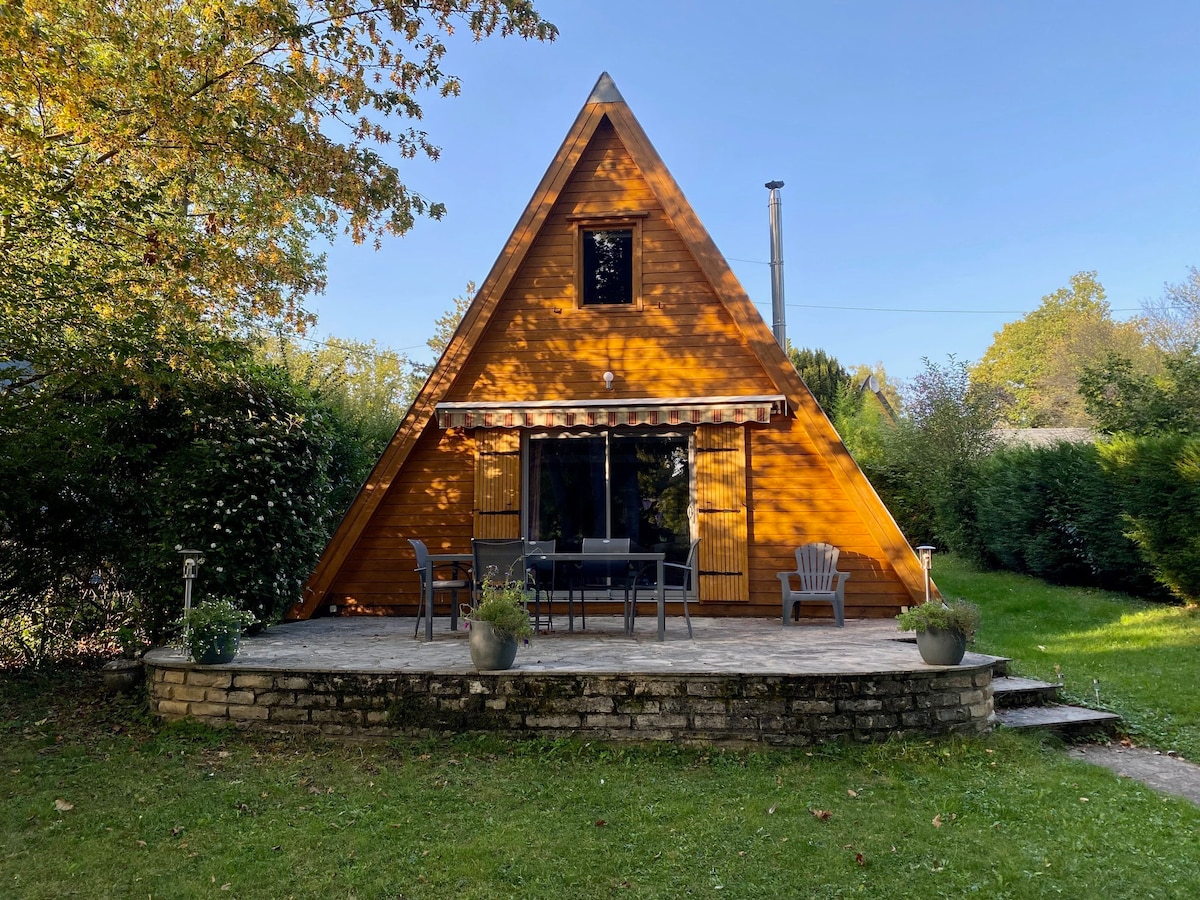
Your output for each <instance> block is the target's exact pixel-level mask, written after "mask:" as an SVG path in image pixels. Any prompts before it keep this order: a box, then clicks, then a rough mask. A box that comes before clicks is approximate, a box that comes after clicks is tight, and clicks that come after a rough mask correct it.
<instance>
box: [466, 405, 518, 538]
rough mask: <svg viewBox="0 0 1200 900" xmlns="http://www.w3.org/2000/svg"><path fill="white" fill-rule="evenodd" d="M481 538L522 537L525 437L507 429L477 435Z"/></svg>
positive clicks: (483, 430) (477, 524)
mask: <svg viewBox="0 0 1200 900" xmlns="http://www.w3.org/2000/svg"><path fill="white" fill-rule="evenodd" d="M473 531H474V536H475V537H477V538H519V537H520V536H521V435H520V432H517V431H513V430H509V429H503V428H479V429H476V431H475V525H474V529H473Z"/></svg>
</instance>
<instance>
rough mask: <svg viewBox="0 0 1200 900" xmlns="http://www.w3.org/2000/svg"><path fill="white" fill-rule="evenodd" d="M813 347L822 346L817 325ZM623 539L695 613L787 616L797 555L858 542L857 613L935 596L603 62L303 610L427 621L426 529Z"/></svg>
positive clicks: (850, 606)
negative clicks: (680, 579) (423, 596)
mask: <svg viewBox="0 0 1200 900" xmlns="http://www.w3.org/2000/svg"><path fill="white" fill-rule="evenodd" d="M806 343H810V344H816V345H819V344H820V336H819V335H816V336H809V337H807V338H806ZM521 536H525V537H527V538H529V539H530V540H539V539H550V538H553V539H556V540H557V541H558V549H559V550H570V549H578V541H579V540H580V538H581V537H583V536H588V537H605V536H612V537H629V538H630V539H631V540H632V542H633V544H634V546H640V547H642V548H644V549H647V550H665V552H666V553H667V554H668V560H669V561H670V560H672V559H674V560H676V561H682V558H683V557H684V556H685V555H686V553H687V550H688V547H689V544H690V542H691V540H692V539H694V538H700V539H701V542H700V548H699V551H700V552H699V572H700V578H699V606H698V607H697V608H696V609H695V610H694V611H693V614H700V615H760V616H766V615H775V616H778V615H779V613H780V584H779V581H778V580H777V578H776V573H778V572H782V571H785V570H789V569H794V568H795V559H794V551H795V549H796V547H798V546H799V545H801V544H805V543H808V542H810V541H825V542H828V543H831V544H834V545H836V546H837V547H839V548H840V549H841V561H840V563H839V568H841V569H845V570H849V571H850V572H851V573H852V577H851V578H850V580H849V582H848V583H847V586H846V615H847V616H852V617H853V616H862V617H870V616H875V617H878V616H892V615H895V614H896V612H897V611H898V610H899V608H900V607H901V606H904V605H909V604H911V603H914V602H917V601H918V600H919V599H921V598H923V596H924V580H923V579H924V575H923V572H922V570H921V567H920V563H919V561H918V560H917V558H916V556H915V554H914V553H913V551H912V549H911V548H910V547H909V545H908V543H907V541H906V540H905V539H904V536H903V535H902V534H901V533H900V530H899V528H898V527H897V526H896V523H895V521H894V520H893V519H892V517H891V515H890V514H889V513H888V511H887V509H886V508H885V507H884V505H883V503H882V502H881V501H880V499H879V497H878V496H877V495H876V493H875V491H874V490H873V489H872V487H871V485H870V484H869V483H868V481H867V479H866V478H865V477H864V476H863V474H862V472H861V471H860V470H859V468H858V466H857V465H856V464H855V462H854V460H853V459H852V458H851V456H850V454H849V453H848V452H847V451H846V448H845V447H844V446H843V445H842V442H841V440H840V439H839V437H838V435H837V433H836V431H835V430H834V429H833V426H832V425H831V424H830V423H829V420H828V419H827V418H826V417H825V415H824V414H823V413H822V412H821V409H820V407H819V406H818V405H817V403H816V402H815V401H814V400H813V398H812V395H811V394H810V393H809V391H808V389H807V388H806V387H805V385H804V382H803V381H802V380H801V378H800V377H799V375H797V373H796V370H795V368H794V367H793V366H792V365H791V363H790V362H789V361H788V359H787V357H786V356H785V354H784V353H783V351H782V350H781V349H780V347H779V345H778V344H777V343H776V342H775V340H774V338H773V335H772V332H771V329H770V328H769V327H768V326H767V324H766V323H765V322H764V321H763V319H762V317H761V316H760V315H759V313H758V311H757V309H756V308H755V307H754V305H753V304H752V303H751V302H750V299H749V297H747V295H746V293H745V291H743V289H742V287H741V285H740V284H739V283H738V281H737V279H736V278H735V277H734V275H733V273H732V271H731V270H730V269H729V266H728V264H727V263H726V262H725V259H724V258H723V257H722V256H721V254H720V252H719V251H718V250H717V248H716V246H715V245H714V244H713V242H712V239H711V238H710V237H709V236H708V233H707V232H706V231H705V229H704V227H703V226H702V225H701V224H700V220H699V219H698V218H697V216H696V214H695V213H694V212H693V211H692V208H691V206H689V205H688V202H687V200H686V199H685V198H684V196H683V193H682V192H681V191H680V189H679V187H678V185H676V183H675V181H674V179H673V178H672V177H671V174H670V173H669V172H668V171H667V168H666V166H665V165H664V164H663V162H662V160H661V159H660V158H659V156H658V153H657V152H656V151H655V149H654V147H653V146H652V145H651V144H650V141H649V139H648V138H647V137H646V135H645V133H644V132H643V131H642V127H641V125H639V124H638V121H637V119H635V118H634V116H633V113H632V112H630V110H629V107H628V106H627V105H626V104H625V101H624V99H623V98H622V97H621V95H620V93H618V91H617V89H616V86H615V85H614V84H613V82H612V80H611V79H610V78H609V77H608V75H607V74H605V75H602V76H601V78H600V80H599V81H598V82H597V84H596V87H595V89H594V90H593V92H592V94H591V96H590V97H589V98H588V100H587V103H585V104H584V106H583V109H582V110H581V111H580V113H579V116H578V118H576V120H575V123H574V124H573V125H572V126H571V130H570V132H569V133H568V134H567V137H566V140H564V141H563V144H562V147H561V148H560V149H559V151H558V153H557V155H556V156H555V157H554V161H553V162H552V163H551V164H550V168H549V169H548V170H547V172H546V174H545V176H544V177H543V178H542V181H541V184H539V185H538V187H537V190H536V191H535V192H534V195H533V199H532V200H531V201H530V202H529V205H528V207H527V208H526V209H525V212H524V214H523V215H522V216H521V218H520V221H518V222H517V225H516V228H514V229H513V232H512V236H511V237H510V238H509V239H508V243H507V244H506V245H505V246H504V248H503V250H502V252H501V253H500V256H499V258H498V259H497V260H496V263H495V265H494V266H493V267H492V270H491V272H490V273H489V274H488V276H487V279H486V280H485V281H484V282H483V284H482V285H481V286H480V288H479V291H478V293H477V294H476V296H475V299H474V302H473V303H472V304H471V306H470V308H469V309H468V310H467V312H466V315H465V316H464V317H463V320H462V323H461V324H460V325H459V328H458V330H457V331H456V332H455V335H454V337H453V339H452V340H451V342H450V344H449V346H448V347H447V348H446V351H445V353H444V354H443V355H442V358H441V360H440V361H439V362H438V364H437V366H436V368H435V369H434V370H433V373H432V374H431V375H430V377H429V380H428V381H427V382H426V383H425V386H424V387H423V388H422V390H421V392H420V394H419V395H418V396H417V398H416V400H415V402H414V403H413V405H412V408H411V409H410V410H409V411H408V414H407V416H406V417H405V419H404V421H403V422H402V423H401V425H400V428H399V429H398V430H397V432H396V435H395V437H393V438H392V441H391V443H390V444H389V446H388V447H387V449H386V450H385V451H384V453H383V456H382V458H381V459H380V460H379V463H378V464H377V465H376V466H375V469H374V471H373V472H372V473H371V475H370V477H369V478H368V479H367V482H366V484H365V485H364V486H363V488H362V490H361V492H360V493H359V495H358V497H357V499H356V500H355V501H354V504H353V505H352V506H351V508H350V510H349V512H348V513H347V514H346V517H345V519H344V520H343V521H342V523H341V525H340V526H339V527H338V529H337V532H336V533H335V534H334V535H333V538H332V540H331V541H330V543H329V546H328V547H327V548H326V549H325V552H324V554H323V555H322V557H321V559H320V562H319V563H318V565H317V568H316V570H315V571H314V572H313V574H312V576H311V578H310V579H309V581H308V584H307V585H306V587H305V594H304V597H303V599H302V600H301V602H299V603H297V604H296V606H295V607H294V608H293V609H292V610H291V613H290V616H289V617H290V618H308V617H310V616H313V615H323V614H326V613H327V612H330V611H332V610H334V609H336V610H337V612H338V613H339V614H355V613H370V614H381V613H383V614H386V613H392V612H394V613H398V614H413V613H414V612H415V611H416V609H417V604H418V600H419V594H420V591H419V586H418V584H419V582H418V578H417V575H416V574H415V573H414V567H415V561H414V557H413V553H412V550H411V548H410V546H409V543H408V540H407V539H409V538H418V539H421V540H423V541H425V542H426V544H428V545H429V547H430V549H431V551H433V552H469V551H470V546H471V539H472V537H513V538H516V537H521Z"/></svg>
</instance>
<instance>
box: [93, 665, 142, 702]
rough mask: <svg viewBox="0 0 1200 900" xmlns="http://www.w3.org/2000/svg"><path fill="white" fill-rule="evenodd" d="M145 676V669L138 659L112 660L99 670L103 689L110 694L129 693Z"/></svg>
mask: <svg viewBox="0 0 1200 900" xmlns="http://www.w3.org/2000/svg"><path fill="white" fill-rule="evenodd" d="M145 674H146V668H145V666H143V665H142V661H141V660H140V659H114V660H110V661H109V662H106V663H105V664H104V665H103V667H101V669H100V677H101V678H102V679H104V687H105V688H106V689H107V690H108V691H109V693H112V694H128V693H130V692H131V691H132V690H133V689H134V688H136V687H137V686H138V685H139V684H141V683H142V678H143V677H144V676H145Z"/></svg>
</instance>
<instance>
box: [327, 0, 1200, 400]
mask: <svg viewBox="0 0 1200 900" xmlns="http://www.w3.org/2000/svg"><path fill="white" fill-rule="evenodd" d="M537 5H538V8H539V9H540V10H541V12H542V13H543V15H544V16H546V17H547V18H548V19H550V20H551V21H553V22H554V23H555V24H556V25H558V26H559V28H560V30H561V35H560V37H559V39H558V40H557V41H556V42H554V43H553V44H538V43H536V42H530V43H526V42H524V41H519V40H512V39H506V40H503V41H500V40H498V39H489V40H487V41H484V42H482V43H479V44H472V43H470V42H469V41H465V40H464V41H455V42H454V44H453V45H452V47H451V52H450V54H448V56H447V59H446V63H445V66H444V68H445V69H446V71H449V72H453V73H455V74H457V75H459V76H461V78H462V80H463V91H462V95H461V96H460V97H458V98H455V99H450V100H441V99H439V98H437V97H436V96H432V95H431V96H429V97H427V98H426V102H425V111H426V116H425V119H424V121H423V122H422V123H421V124H422V127H423V128H425V130H426V131H428V133H429V135H430V137H431V139H432V140H433V141H434V143H436V144H438V145H440V146H441V147H442V155H441V159H440V160H439V161H437V162H436V163H431V162H426V161H413V162H411V163H402V164H401V171H402V173H403V177H404V178H405V180H406V183H407V184H408V185H409V187H410V188H412V189H414V190H416V191H418V192H419V193H421V194H422V195H424V196H426V197H428V198H431V199H434V200H440V201H443V202H445V203H446V204H447V205H448V207H449V212H448V214H447V215H446V217H445V218H444V219H443V220H442V221H441V222H433V221H430V220H421V221H419V222H418V224H417V226H416V228H415V229H414V230H413V231H412V232H411V233H410V234H409V235H407V236H405V237H403V238H400V239H389V240H387V241H385V244H384V247H383V249H382V250H381V251H378V252H376V251H374V250H373V249H372V248H371V247H369V246H355V245H353V244H352V243H350V242H349V241H348V240H345V241H339V242H338V243H336V244H335V245H334V246H333V247H330V248H328V267H329V283H328V289H327V291H326V293H325V295H324V296H321V297H316V298H313V299H312V301H311V302H310V304H309V305H310V308H311V309H313V311H315V312H316V313H317V314H318V317H319V321H318V326H317V329H316V331H315V333H314V334H315V336H317V337H323V336H325V335H330V334H332V335H336V336H338V337H345V338H358V339H361V340H370V339H376V340H378V341H379V342H380V343H381V344H383V345H385V346H390V347H392V348H395V349H403V350H406V351H407V352H409V353H410V355H412V356H413V357H414V358H416V359H418V360H427V359H428V358H429V353H428V351H427V350H426V349H425V347H424V342H425V339H426V338H427V337H428V336H429V335H430V334H431V333H432V330H433V323H434V320H435V319H436V318H437V317H438V316H439V315H441V314H442V313H443V312H444V311H445V310H446V309H447V308H448V307H449V306H450V302H451V299H452V298H453V297H455V296H457V295H459V294H462V293H463V290H464V288H465V286H466V284H467V282H468V281H469V280H472V279H473V280H475V281H477V282H479V281H482V280H483V278H484V276H485V275H486V274H487V272H488V270H489V269H490V268H491V265H492V263H493V262H494V261H495V259H496V256H497V255H498V254H499V252H500V250H501V248H502V247H503V245H504V242H505V241H506V240H507V238H508V236H509V233H510V232H511V230H512V227H513V225H515V224H516V221H517V219H518V217H519V216H520V214H521V212H522V211H523V210H524V208H525V205H526V204H527V203H528V201H529V199H530V196H531V195H532V192H533V190H534V188H535V187H536V186H537V183H538V181H539V180H540V178H541V176H542V174H543V173H544V172H545V169H546V167H547V165H548V164H549V163H550V160H551V158H552V157H553V155H554V153H555V151H556V150H557V149H558V146H559V144H560V143H561V142H562V139H563V137H564V136H565V135H566V132H567V129H568V128H569V127H570V125H571V122H572V121H573V120H574V117H575V115H576V113H577V112H578V111H579V109H580V107H581V106H582V105H583V103H584V102H585V100H586V99H587V96H588V94H589V93H590V91H591V88H592V86H593V84H594V83H595V81H596V78H597V77H598V76H599V75H600V73H601V72H603V71H607V72H609V73H610V74H611V75H612V77H613V79H614V80H615V81H616V84H617V86H618V88H619V89H620V91H621V93H622V94H623V95H624V97H625V100H626V102H627V103H628V104H629V106H630V108H631V109H632V111H633V113H634V114H635V115H636V116H637V118H638V120H639V121H640V122H641V124H642V127H643V128H644V129H645V130H646V132H647V134H648V135H649V137H650V140H651V141H652V142H653V143H654V145H655V146H656V148H657V149H658V152H659V154H660V155H661V156H662V158H663V160H664V161H665V163H666V164H667V167H668V168H669V169H670V170H671V172H672V174H673V175H674V176H675V180H676V181H677V182H678V183H679V185H680V187H681V188H682V189H683V192H684V194H685V196H686V197H687V198H688V200H689V201H690V203H691V204H692V206H693V208H694V209H695V210H696V212H697V213H698V215H699V216H700V219H701V221H703V222H704V225H705V227H706V228H707V229H708V231H709V233H710V234H711V235H712V237H713V239H714V241H715V242H716V244H717V246H718V247H719V248H720V249H721V251H722V252H723V253H724V254H725V256H726V258H727V259H728V260H729V263H730V265H731V266H732V268H733V270H734V272H735V273H736V274H737V276H738V278H739V279H740V280H741V282H742V284H743V286H744V287H745V288H746V290H747V292H748V293H749V295H750V297H751V298H752V299H753V300H754V301H755V303H756V304H757V305H758V308H759V310H760V311H761V312H762V313H763V315H764V318H765V319H766V320H767V322H768V324H769V323H770V314H771V292H770V270H769V267H768V265H767V263H768V260H769V240H768V227H767V197H768V192H767V190H766V189H765V188H764V187H763V185H764V183H765V182H767V181H770V180H772V179H779V180H781V181H783V182H785V184H786V186H785V187H784V189H783V191H782V198H783V232H784V273H785V282H786V296H787V303H788V307H787V325H788V335H789V337H790V338H791V340H792V342H793V343H794V344H796V345H797V346H812V347H821V348H823V349H825V350H826V351H827V352H829V353H832V354H833V355H835V356H836V357H837V358H838V359H839V360H840V361H841V362H842V363H843V364H844V365H846V366H848V367H852V366H854V365H856V364H858V363H874V362H877V361H878V362H882V363H883V365H884V367H885V368H886V370H887V372H888V373H889V375H890V376H892V377H894V378H901V379H907V378H910V377H912V376H913V375H914V374H915V373H916V372H917V371H919V369H920V367H921V362H920V360H921V357H923V356H928V357H931V358H935V359H939V360H944V358H945V354H947V353H954V354H956V355H957V356H958V357H959V358H960V359H966V360H969V361H972V360H976V359H978V358H979V356H980V355H982V353H983V352H984V351H985V350H986V349H987V347H988V345H989V344H990V343H991V340H992V336H993V333H994V332H995V331H997V330H998V329H999V328H1000V327H1001V326H1002V325H1003V324H1004V323H1005V322H1007V321H1012V320H1014V319H1017V318H1019V317H1020V316H1021V315H1022V314H1024V313H1025V312H1028V311H1029V310H1031V309H1033V308H1034V307H1036V306H1037V305H1038V303H1039V302H1040V300H1041V297H1042V296H1043V295H1045V294H1048V293H1050V292H1052V291H1053V290H1055V289H1056V288H1058V287H1061V286H1065V285H1066V284H1067V282H1068V279H1069V278H1070V276H1071V275H1072V274H1074V273H1075V272H1078V271H1082V270H1089V269H1094V270H1097V272H1098V273H1099V278H1100V280H1101V282H1102V283H1103V284H1104V286H1105V288H1106V290H1107V292H1108V298H1109V301H1110V303H1111V304H1112V306H1113V308H1114V315H1115V316H1116V317H1118V318H1124V317H1126V316H1128V315H1131V314H1133V313H1134V312H1135V311H1136V310H1137V308H1138V306H1139V304H1140V302H1141V301H1142V300H1144V299H1147V298H1153V297H1157V296H1159V295H1160V294H1161V292H1162V287H1163V283H1164V282H1168V281H1170V282H1178V281H1182V280H1183V279H1184V278H1185V277H1186V275H1187V268H1188V267H1189V266H1192V265H1200V52H1198V50H1200V47H1198V44H1200V3H1195V2H1178V3H1167V2H1140V3H1136V4H1135V3H1130V2H1063V0H1055V2H1045V0H1041V2H1005V3H999V2H995V3H976V2H967V0H962V2H915V0H914V2H903V3H900V2H896V3H883V2H857V3H832V2H828V3H816V2H799V0H793V2H745V3H741V4H730V3H714V2H692V3H687V2H671V0H661V2H660V0H641V2H636V0H605V2H598V3H597V2H574V0H542V2H540V3H538V4H537ZM913 310H935V311H938V312H915V311H913Z"/></svg>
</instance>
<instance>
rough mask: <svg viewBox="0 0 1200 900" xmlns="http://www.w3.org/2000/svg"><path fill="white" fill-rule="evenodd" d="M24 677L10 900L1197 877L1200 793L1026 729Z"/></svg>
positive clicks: (831, 888) (8, 798)
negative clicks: (525, 721) (404, 703)
mask: <svg viewBox="0 0 1200 900" xmlns="http://www.w3.org/2000/svg"><path fill="white" fill-rule="evenodd" d="M10 693H21V694H22V697H23V698H19V699H18V702H16V703H10V704H9V705H8V707H7V711H8V712H9V717H8V718H7V719H6V723H5V725H4V726H3V732H2V733H0V747H2V749H0V772H3V781H2V785H3V787H2V788H0V895H3V896H5V897H67V896H84V897H89V898H98V897H171V898H188V897H211V896H234V897H272V898H273V897H288V896H295V897H480V898H483V897H487V898H493V897H547V898H561V897H572V898H573V897H603V896H621V897H678V896H701V897H797V896H803V897H841V896H848V895H852V894H854V895H858V894H862V895H865V896H875V897H889V898H891V897H901V898H903V897H921V898H927V897H961V896H964V895H977V896H981V897H989V898H993V897H1045V896H1050V895H1054V894H1060V895H1062V896H1067V897H1094V896H1100V895H1102V894H1103V895H1104V896H1106V897H1108V898H1116V897H1131V898H1132V897H1137V898H1154V897H1162V898H1169V897H1187V896H1198V895H1200V850H1198V846H1197V845H1198V836H1200V809H1197V808H1196V807H1195V806H1193V805H1192V804H1189V803H1187V802H1186V801H1181V800H1177V799H1170V798H1164V797H1161V796H1159V795H1157V794H1155V793H1154V792H1152V791H1151V790H1150V789H1148V788H1145V787H1143V786H1141V785H1139V784H1136V783H1131V782H1128V781H1124V782H1123V781H1120V780H1118V779H1117V778H1116V777H1115V776H1113V775H1112V774H1110V773H1109V772H1107V771H1106V770H1102V769H1098V768H1094V767H1091V766H1087V765H1084V764H1081V763H1078V762H1074V761H1072V760H1070V759H1068V758H1067V757H1066V756H1065V755H1064V754H1062V753H1060V752H1058V751H1056V750H1054V749H1052V748H1048V747H1045V746H1042V745H1041V744H1039V743H1038V742H1037V741H1036V740H1034V739H1031V738H1029V737H1022V736H1018V735H1012V734H1001V735H995V736H993V737H991V738H989V739H987V740H971V741H957V740H955V741H933V742H904V743H901V742H895V743H888V744H883V745H876V746H848V745H834V746H828V747H822V748H814V749H812V750H811V751H808V752H805V751H786V752H772V751H768V752H732V751H726V752H721V751H715V750H714V751H703V750H685V749H680V748H676V747H673V746H670V745H665V746H651V747H645V748H639V747H619V746H609V745H602V744H582V743H574V742H561V743H549V742H544V741H541V742H532V743H526V742H516V743H504V742H501V741H498V740H495V739H481V738H454V739H446V740H440V741H430V742H395V743H391V744H387V745H381V744H370V745H361V746H360V745H352V744H340V743H333V742H327V741H323V740H317V739H304V738H288V739H281V738H272V737H263V736H259V737H254V736H247V735H238V734H235V733H232V732H230V733H216V732H212V731H209V730H207V729H202V728H194V727H171V728H162V729H160V728H158V727H156V726H153V725H151V724H148V723H145V722H144V721H142V720H141V718H140V710H139V708H138V707H137V706H136V705H134V704H132V703H130V702H120V701H117V702H114V701H110V700H104V699H100V698H94V699H92V698H90V697H89V695H88V692H87V691H86V690H81V689H78V688H72V689H70V690H68V691H58V690H55V691H39V692H34V693H32V694H31V693H29V692H24V691H22V692H18V691H16V688H15V687H14V688H13V689H12V690H11V691H10ZM14 707H15V708H14ZM222 892H224V893H222Z"/></svg>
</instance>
